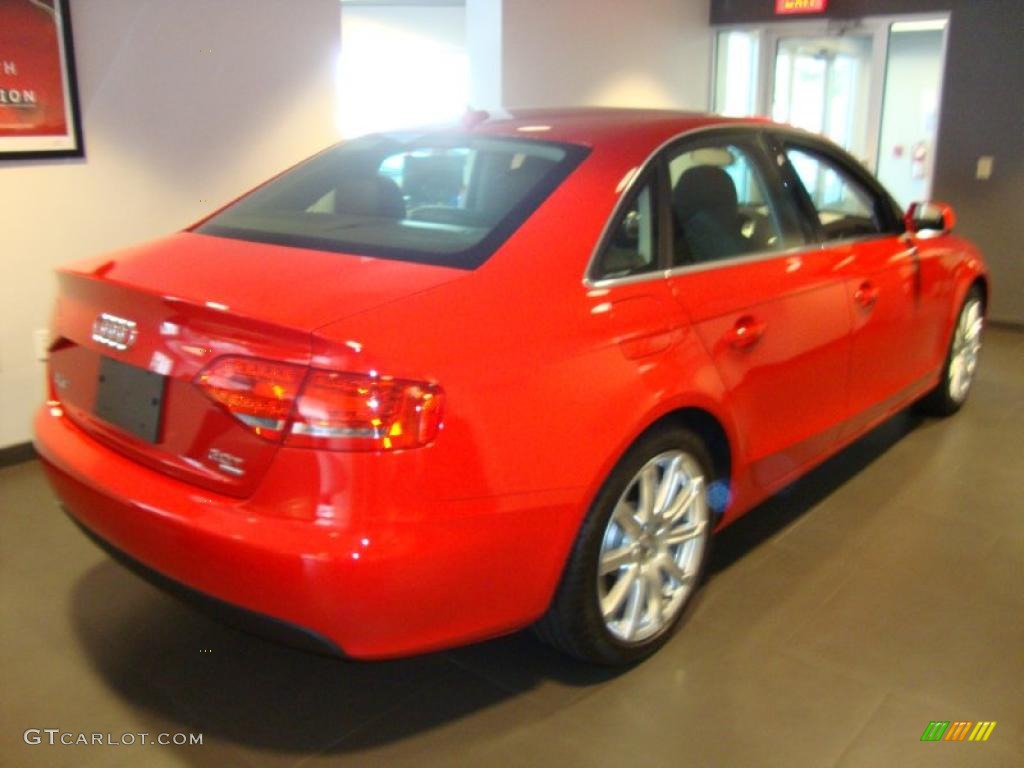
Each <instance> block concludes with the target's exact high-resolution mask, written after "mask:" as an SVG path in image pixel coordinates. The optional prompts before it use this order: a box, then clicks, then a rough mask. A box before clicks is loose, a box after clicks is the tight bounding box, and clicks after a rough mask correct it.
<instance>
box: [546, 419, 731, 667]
mask: <svg viewBox="0 0 1024 768" xmlns="http://www.w3.org/2000/svg"><path fill="white" fill-rule="evenodd" d="M712 478H713V475H712V462H711V459H710V456H709V454H708V451H707V449H706V448H705V446H704V444H703V443H702V442H701V440H700V438H698V437H697V436H696V435H695V434H693V433H692V432H690V431H689V430H686V429H682V428H679V427H672V428H665V429H660V430H658V431H655V432H651V433H649V434H647V435H644V436H643V437H641V438H640V440H638V441H637V443H636V444H634V446H633V447H632V448H630V450H629V451H628V452H627V453H626V454H625V455H624V456H623V458H622V459H621V460H620V461H619V463H618V464H617V465H616V466H615V468H614V469H613V470H612V472H611V474H610V475H609V476H608V479H607V480H606V481H605V483H604V486H603V487H602V488H601V491H600V492H599V493H598V495H597V498H596V499H595V500H594V503H593V505H592V507H591V509H590V511H589V513H588V514H587V517H586V518H585V519H584V521H583V525H582V526H581V527H580V531H579V533H578V534H577V538H576V542H575V544H574V545H573V549H572V552H571V554H570V556H569V560H568V562H567V564H566V566H565V571H564V572H563V574H562V580H561V582H560V584H559V585H558V589H557V591H556V593H555V597H554V600H553V601H552V603H551V606H550V608H549V609H548V612H547V613H546V614H545V615H544V616H543V617H542V618H541V619H540V620H539V621H538V622H537V624H536V625H534V631H535V633H536V634H537V635H538V637H539V638H540V639H541V640H542V641H544V642H546V643H547V644H549V645H552V646H554V647H555V648H557V649H559V650H561V651H563V652H565V653H567V654H569V655H571V656H575V657H576V658H578V659H582V660H584V661H588V662H592V663H597V664H605V665H621V664H628V663H631V662H636V661H639V660H641V659H644V658H646V657H647V656H650V655H651V654H652V653H654V652H655V651H656V650H658V648H660V647H661V646H662V645H664V644H665V642H666V641H667V640H668V639H669V638H670V637H671V636H672V634H673V632H674V631H675V630H676V629H677V628H678V626H679V624H680V622H681V621H682V618H683V616H684V614H685V613H686V609H687V608H688V607H689V605H690V603H691V598H692V597H693V595H694V593H695V592H696V590H697V587H698V585H699V583H700V580H701V578H702V577H703V575H704V570H705V566H706V564H707V560H708V552H709V550H710V545H711V531H712V527H713V522H714V521H713V515H712V512H711V507H710V505H709V503H708V498H707V488H708V485H709V484H710V483H711V481H712Z"/></svg>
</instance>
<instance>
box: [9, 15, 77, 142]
mask: <svg viewBox="0 0 1024 768" xmlns="http://www.w3.org/2000/svg"><path fill="white" fill-rule="evenodd" d="M67 26H68V18H67V13H66V5H65V3H64V2H59V1H58V0H0V155H4V156H9V155H14V156H17V155H22V154H65V155H66V154H81V152H80V148H81V141H80V139H79V136H78V130H77V125H76V123H77V121H76V120H75V116H74V111H73V109H74V101H75V100H74V98H73V91H72V88H73V83H72V81H71V76H70V73H69V60H70V54H71V52H70V50H69V45H68V41H69V40H70V35H69V32H68V29H67Z"/></svg>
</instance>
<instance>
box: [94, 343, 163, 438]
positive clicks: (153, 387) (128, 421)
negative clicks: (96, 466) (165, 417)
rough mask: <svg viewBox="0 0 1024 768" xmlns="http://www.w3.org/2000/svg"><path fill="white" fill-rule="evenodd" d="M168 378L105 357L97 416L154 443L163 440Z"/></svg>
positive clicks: (97, 399)
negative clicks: (164, 407)
mask: <svg viewBox="0 0 1024 768" xmlns="http://www.w3.org/2000/svg"><path fill="white" fill-rule="evenodd" d="M166 387H167V377H166V376H161V375H160V374H158V373H152V372H151V371H147V370H145V369H144V368H136V367H135V366H133V365H125V364H124V363H122V362H119V361H117V360H113V359H111V358H109V357H104V358H102V359H101V360H100V373H99V381H98V382H97V383H96V415H97V416H99V417H100V418H101V419H103V420H104V421H106V422H109V423H110V424H113V425H115V426H118V427H120V428H121V429H123V430H125V431H127V432H131V433H132V434H133V435H136V436H138V437H141V438H142V439H143V440H146V441H147V442H150V443H155V442H156V441H157V440H159V439H160V417H161V414H162V413H163V404H164V390H165V389H166Z"/></svg>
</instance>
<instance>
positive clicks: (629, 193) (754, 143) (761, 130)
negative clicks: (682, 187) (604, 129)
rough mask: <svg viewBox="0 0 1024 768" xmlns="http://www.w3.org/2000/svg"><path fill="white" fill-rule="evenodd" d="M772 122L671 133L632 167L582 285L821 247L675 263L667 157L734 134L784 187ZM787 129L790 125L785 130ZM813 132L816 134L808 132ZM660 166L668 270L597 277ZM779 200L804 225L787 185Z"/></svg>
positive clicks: (769, 182) (622, 282) (662, 246)
mask: <svg viewBox="0 0 1024 768" xmlns="http://www.w3.org/2000/svg"><path fill="white" fill-rule="evenodd" d="M769 127H771V126H770V125H759V124H756V123H748V122H730V123H722V124H718V125H709V126H704V127H702V128H694V129H691V130H688V131H683V132H682V133H678V134H676V135H674V136H671V137H669V138H668V139H666V140H665V141H663V142H662V143H661V144H659V145H658V147H657V148H656V149H655V150H654V151H652V152H651V153H650V154H649V155H648V156H647V158H646V159H645V160H644V162H643V163H641V164H640V165H639V166H636V167H635V168H633V169H632V170H631V171H630V172H629V173H630V174H631V178H630V180H629V183H628V184H627V185H626V187H625V188H624V189H623V190H622V192H621V193H620V194H619V199H618V201H617V202H616V204H615V207H614V208H613V209H612V213H611V216H609V217H608V219H607V221H606V222H605V225H604V228H603V229H602V231H601V236H600V237H599V238H598V240H597V245H596V246H595V247H594V249H593V251H592V252H591V254H590V259H589V261H588V262H587V267H586V270H585V271H584V274H583V285H584V287H585V288H588V289H591V288H597V289H601V288H611V287H615V286H618V285H630V284H633V283H640V282H643V281H645V280H654V279H667V278H669V277H674V276H676V275H680V274H686V273H687V272H703V271H705V270H708V269H717V268H720V267H724V266H730V265H732V264H742V263H750V262H754V261H765V260H767V259H773V258H776V257H780V258H786V257H792V256H793V255H794V254H797V253H805V252H807V251H817V250H821V245H820V241H817V240H815V241H808V242H807V243H804V244H803V245H800V246H797V247H795V248H790V249H786V250H784V251H774V250H772V251H757V252H754V253H748V254H743V255H742V256H737V257H729V258H722V259H715V260H713V261H706V262H702V263H698V264H681V265H679V266H673V265H672V256H673V253H672V240H673V236H674V233H673V231H672V229H673V227H672V219H671V214H670V211H671V208H670V206H671V200H670V197H671V196H670V193H669V189H668V187H669V182H670V179H669V170H668V156H669V154H670V153H672V152H673V151H674V150H675V149H676V148H677V147H679V146H680V145H684V144H686V143H688V142H690V141H692V140H693V139H694V138H695V137H697V138H699V139H703V138H704V137H705V136H707V137H708V138H709V139H712V138H715V137H717V136H720V137H722V138H728V137H729V136H735V137H736V139H737V140H741V141H744V142H745V143H746V144H748V145H750V149H751V150H752V159H753V160H754V162H755V163H757V164H758V166H759V170H760V171H761V172H762V174H765V175H766V176H767V178H765V179H764V181H765V183H766V184H767V185H768V186H771V185H772V184H775V185H777V186H779V187H781V186H782V183H783V181H784V179H783V177H782V176H781V175H780V174H779V172H778V171H776V170H775V168H774V163H773V162H771V152H770V151H769V148H770V147H769V144H768V143H767V134H768V131H767V130H766V129H767V128H769ZM784 130H787V131H788V129H784ZM792 131H793V133H794V134H796V135H804V134H805V132H804V131H801V130H799V129H792ZM807 135H808V136H810V135H811V134H807ZM656 166H660V169H661V170H660V174H661V177H662V178H661V182H660V183H659V185H658V186H659V190H658V192H659V195H661V196H662V199H661V200H660V201H659V210H660V212H661V213H660V216H659V219H660V220H661V225H662V227H663V228H664V229H663V230H662V232H661V233H659V235H660V243H659V249H660V250H661V251H662V256H663V261H662V265H663V269H661V270H652V271H650V272H643V273H640V274H635V275H627V276H625V277H612V278H595V277H594V276H593V274H594V270H595V267H596V266H597V264H598V263H599V261H600V257H601V254H602V253H603V252H604V248H605V245H606V243H607V242H608V240H610V238H611V233H612V232H613V231H614V226H615V223H616V222H617V221H618V220H619V218H620V217H621V216H622V215H623V213H624V211H625V209H626V208H627V207H628V206H629V205H630V204H631V202H632V200H633V193H634V190H636V189H638V188H639V186H640V184H641V180H646V179H647V178H648V177H649V174H650V173H651V172H652V171H653V169H654V168H655V167H656ZM777 194H779V196H780V198H783V200H782V202H783V204H786V205H787V208H789V213H790V214H791V215H792V216H794V217H795V218H796V219H797V220H798V221H799V222H800V223H803V220H804V216H803V212H802V211H801V209H800V208H799V206H797V205H796V203H795V202H794V201H790V202H789V203H788V204H787V203H786V199H788V197H789V195H790V194H791V193H789V192H788V191H787V190H785V189H779V190H777Z"/></svg>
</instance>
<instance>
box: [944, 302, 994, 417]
mask: <svg viewBox="0 0 1024 768" xmlns="http://www.w3.org/2000/svg"><path fill="white" fill-rule="evenodd" d="M984 324H985V318H984V314H983V313H982V310H981V302H980V301H979V300H978V299H971V300H969V301H968V302H967V303H966V304H965V305H964V308H963V309H962V310H961V311H960V318H959V319H958V320H957V324H956V328H955V330H954V331H953V349H952V352H951V356H950V362H949V374H948V382H947V385H948V387H949V396H950V398H952V399H953V400H954V401H955V402H956V403H962V402H963V401H964V400H965V399H966V398H967V393H968V392H969V391H970V388H971V382H972V381H973V380H974V372H975V370H976V369H977V367H978V354H979V353H980V352H981V332H982V330H983V328H984Z"/></svg>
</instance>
